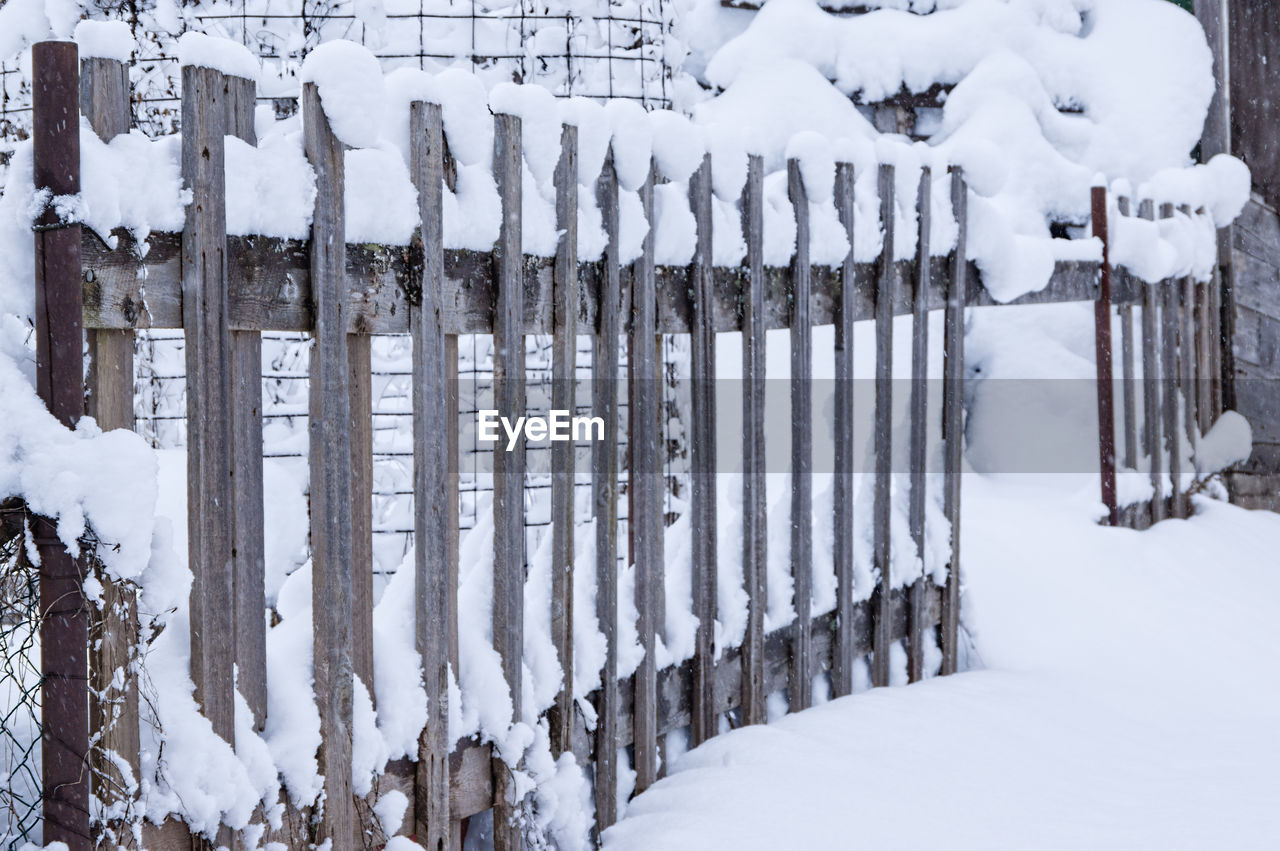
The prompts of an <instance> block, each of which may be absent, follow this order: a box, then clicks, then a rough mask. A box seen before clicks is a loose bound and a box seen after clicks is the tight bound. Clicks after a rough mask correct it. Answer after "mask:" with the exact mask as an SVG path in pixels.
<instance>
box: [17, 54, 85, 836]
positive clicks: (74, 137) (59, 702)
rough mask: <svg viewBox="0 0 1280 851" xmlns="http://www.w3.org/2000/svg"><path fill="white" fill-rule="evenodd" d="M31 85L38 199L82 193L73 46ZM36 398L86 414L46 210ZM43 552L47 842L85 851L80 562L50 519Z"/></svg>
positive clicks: (49, 59) (64, 257)
mask: <svg viewBox="0 0 1280 851" xmlns="http://www.w3.org/2000/svg"><path fill="white" fill-rule="evenodd" d="M31 64H32V72H33V74H32V76H33V77H34V79H35V91H34V94H33V101H34V103H33V107H34V108H33V110H32V137H33V140H32V144H33V148H34V169H33V172H34V174H33V176H34V178H35V188H36V191H42V190H48V191H49V192H50V193H52V194H53V196H54V197H57V196H59V195H75V194H76V193H78V192H79V191H80V107H79V100H80V58H79V56H78V54H77V51H76V46H75V44H73V43H71V42H65V41H46V42H41V43H39V44H36V45H34V46H33V47H32V48H31ZM35 289H36V316H35V322H36V390H37V391H38V392H39V394H40V398H41V399H43V400H44V403H45V404H46V405H48V407H49V411H50V412H51V413H52V414H53V415H54V416H55V417H57V418H58V421H59V422H61V423H62V424H63V425H65V426H69V427H70V426H74V425H75V423H76V421H77V420H79V419H80V415H81V414H82V413H83V411H84V367H83V351H84V349H83V346H84V341H83V333H82V330H81V291H80V226H79V225H77V224H65V223H63V222H61V221H59V219H58V216H57V214H56V213H55V212H54V211H53V205H51V204H50V205H48V206H47V207H46V208H45V211H44V212H43V213H42V214H41V216H40V218H39V219H38V220H37V221H36V225H35ZM32 528H33V532H34V536H35V542H36V547H37V549H38V550H39V553H40V613H41V620H40V646H41V654H40V656H41V659H40V662H41V674H42V675H43V677H44V682H43V685H42V686H41V688H40V705H41V707H42V714H41V746H42V757H43V768H44V774H43V783H44V796H43V802H44V841H45V842H46V843H52V842H65V843H66V844H67V847H68V849H70V851H88V849H89V848H90V847H91V846H92V841H91V838H90V835H89V771H88V762H87V757H88V753H89V658H88V656H89V612H88V608H87V607H86V605H85V599H84V594H83V592H82V591H81V588H82V585H83V582H84V564H83V562H82V561H81V560H79V559H76V558H73V557H72V556H71V554H70V553H68V552H67V550H66V547H64V546H63V545H62V543H61V542H60V541H59V540H58V534H57V529H56V528H55V524H54V522H53V521H52V520H50V519H49V518H47V517H37V518H35V521H34V522H33V524H32Z"/></svg>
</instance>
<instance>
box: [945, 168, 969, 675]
mask: <svg viewBox="0 0 1280 851" xmlns="http://www.w3.org/2000/svg"><path fill="white" fill-rule="evenodd" d="M950 171H951V211H952V213H953V214H954V215H955V217H956V223H957V225H958V232H957V234H956V248H955V252H954V253H953V254H952V255H951V277H950V280H948V281H947V308H946V316H945V319H944V322H945V339H944V341H943V358H944V365H943V379H942V438H943V441H944V451H945V453H946V473H945V474H944V480H943V511H944V512H945V513H946V515H947V523H948V525H949V526H950V527H951V558H950V561H949V562H948V564H947V584H946V586H945V588H944V589H943V593H942V630H941V631H942V642H941V643H942V673H943V674H954V673H955V672H956V670H957V668H958V665H959V658H960V654H959V644H960V480H961V470H962V469H963V463H964V303H965V296H966V294H967V292H966V291H967V288H968V286H969V281H968V270H969V261H968V256H967V252H968V242H969V187H968V186H967V185H966V184H965V180H964V170H963V169H962V168H960V167H959V166H952V167H951V169H950Z"/></svg>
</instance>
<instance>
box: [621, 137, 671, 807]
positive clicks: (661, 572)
mask: <svg viewBox="0 0 1280 851" xmlns="http://www.w3.org/2000/svg"><path fill="white" fill-rule="evenodd" d="M657 178H658V166H657V163H656V162H653V161H652V160H651V161H650V164H649V176H648V177H647V178H646V180H645V182H644V185H643V186H641V187H640V203H641V206H642V207H643V209H644V212H645V216H646V220H651V219H652V217H653V192H654V183H655V182H656V180H657ZM654 273H655V269H654V236H653V231H652V230H650V231H649V232H648V233H646V234H645V238H644V243H643V245H642V246H641V250H640V256H639V257H638V258H637V259H636V261H635V263H634V264H632V287H631V329H630V332H631V333H630V341H629V345H628V358H627V369H628V392H629V395H628V398H627V407H628V411H627V417H628V423H629V432H628V435H627V446H628V447H629V449H630V458H631V465H630V472H629V476H628V491H627V493H628V498H629V499H630V510H629V512H628V518H629V522H628V526H627V528H628V530H629V532H630V535H631V545H630V547H629V550H630V553H631V559H632V561H633V563H634V564H635V571H636V591H635V594H636V611H637V613H638V615H639V623H638V624H637V631H638V633H639V636H638V637H639V639H640V647H641V649H643V650H644V658H642V659H641V660H640V665H639V667H638V668H637V669H636V675H635V687H634V689H633V694H634V695H635V700H634V709H633V717H634V719H635V721H634V725H633V727H634V737H633V738H634V742H635V771H636V787H635V788H636V793H637V794H639V793H640V792H643V791H644V790H645V789H647V788H649V786H651V785H653V782H654V781H655V780H656V779H657V778H658V773H659V771H660V769H661V765H660V751H659V747H658V660H657V643H658V636H659V635H660V634H662V633H663V632H665V630H664V629H663V625H662V621H663V619H664V616H665V608H666V607H665V606H664V605H663V598H664V596H665V594H666V588H665V581H666V579H665V577H666V571H665V569H664V565H663V554H664V549H665V548H664V545H663V524H662V494H663V490H664V488H665V483H664V481H663V477H662V467H661V464H662V461H661V451H662V421H661V414H662V384H661V382H662V350H661V339H662V338H661V337H659V336H658V331H657V328H658V296H657V290H656V283H655V274H654Z"/></svg>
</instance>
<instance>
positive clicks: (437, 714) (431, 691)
mask: <svg viewBox="0 0 1280 851" xmlns="http://www.w3.org/2000/svg"><path fill="white" fill-rule="evenodd" d="M409 140H410V142H409V152H410V156H409V159H410V174H411V175H412V177H413V182H414V186H415V187H416V188H417V190H418V214H419V218H420V220H421V227H422V230H421V239H422V291H421V295H420V296H419V299H418V302H417V303H416V304H414V305H411V306H410V316H409V327H410V329H411V332H412V335H413V432H414V433H413V453H414V455H413V478H414V480H413V493H414V499H415V504H414V525H413V533H414V534H413V538H414V548H413V557H414V624H415V628H416V631H417V634H416V636H415V642H416V645H417V649H418V654H419V656H420V657H421V659H422V679H423V685H424V686H425V689H426V693H427V723H426V726H425V727H424V728H423V730H422V734H421V735H420V736H419V739H418V763H417V772H416V778H415V783H414V792H415V794H414V819H413V824H414V825H415V829H414V832H415V833H416V834H417V836H418V838H419V840H420V841H421V843H422V845H423V846H424V847H426V848H430V849H434V851H444V849H451V851H460V848H459V845H458V844H456V843H454V841H453V834H452V830H451V824H452V819H451V817H450V812H449V787H450V777H449V752H450V751H451V750H452V748H451V745H452V744H453V743H452V742H451V741H450V740H449V703H450V701H449V659H450V656H449V636H450V634H451V630H450V622H451V619H450V610H451V609H456V605H457V604H456V595H457V585H456V583H455V582H453V581H452V577H454V576H456V574H453V573H451V571H450V567H449V561H450V559H451V558H452V559H456V558H457V552H456V550H457V541H456V538H454V539H451V536H450V527H451V523H452V522H453V521H452V520H451V517H452V514H451V512H450V510H449V507H450V504H451V503H452V504H453V506H454V510H455V511H456V504H457V492H456V488H457V478H456V476H454V475H451V470H450V450H449V438H448V435H449V434H450V433H451V432H454V431H456V429H457V419H456V417H455V418H454V419H453V420H452V421H451V420H450V408H449V404H448V400H447V399H446V396H447V394H448V393H449V366H448V364H449V360H448V355H447V346H446V344H445V335H444V326H443V323H442V321H441V313H442V311H443V307H444V293H443V289H444V240H443V230H444V227H443V226H444V222H443V181H444V175H443V172H444V150H443V148H444V120H443V116H442V111H441V107H440V105H439V104H433V103H423V102H415V103H413V104H412V105H411V106H410V110H409ZM456 361H457V359H456V357H455V358H454V365H455V366H454V368H455V369H456ZM454 525H455V526H456V524H454ZM441 544H443V546H441Z"/></svg>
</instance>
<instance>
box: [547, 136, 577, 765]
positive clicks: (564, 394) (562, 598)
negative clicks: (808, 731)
mask: <svg viewBox="0 0 1280 851" xmlns="http://www.w3.org/2000/svg"><path fill="white" fill-rule="evenodd" d="M555 184H556V229H557V230H559V231H560V241H559V243H558V244H557V246H556V264H555V276H554V278H553V282H552V288H553V295H552V302H553V310H554V320H553V321H554V327H555V330H554V331H553V333H552V342H551V346H552V348H551V407H552V408H553V409H555V410H559V411H571V410H574V409H575V407H576V403H575V399H576V395H577V393H576V390H577V384H576V381H575V376H576V373H577V358H578V128H577V127H574V126H570V125H565V126H564V127H563V128H562V129H561V131H560V160H559V162H557V163H556V173H555ZM573 462H574V445H573V444H572V443H570V442H567V441H561V442H558V443H553V444H552V445H551V643H552V644H553V645H554V646H555V648H556V655H557V656H558V657H559V659H560V668H561V670H562V671H563V672H564V673H563V679H562V680H561V684H560V691H559V693H558V694H557V695H556V702H555V705H554V706H553V707H552V708H551V712H550V713H549V717H548V721H549V724H550V727H551V750H552V753H553V754H554V755H556V756H559V755H560V754H561V753H563V752H564V751H566V750H568V749H569V748H570V747H571V742H570V734H571V732H572V730H573V525H574V518H573V502H574V500H573V487H574V463H573Z"/></svg>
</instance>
